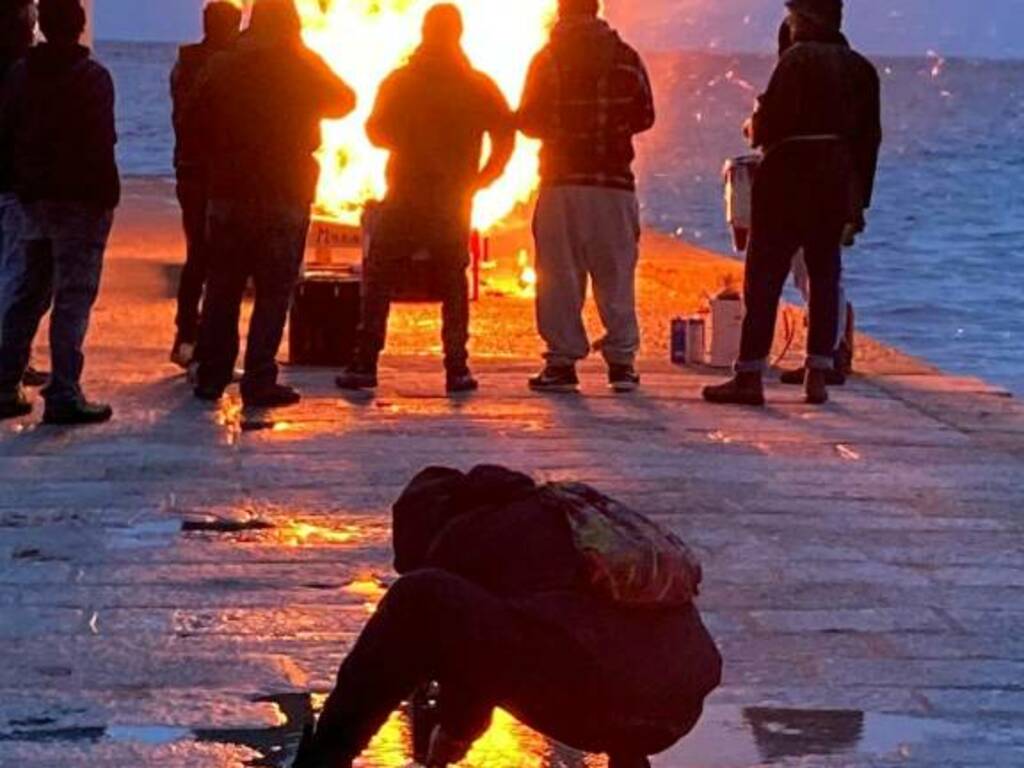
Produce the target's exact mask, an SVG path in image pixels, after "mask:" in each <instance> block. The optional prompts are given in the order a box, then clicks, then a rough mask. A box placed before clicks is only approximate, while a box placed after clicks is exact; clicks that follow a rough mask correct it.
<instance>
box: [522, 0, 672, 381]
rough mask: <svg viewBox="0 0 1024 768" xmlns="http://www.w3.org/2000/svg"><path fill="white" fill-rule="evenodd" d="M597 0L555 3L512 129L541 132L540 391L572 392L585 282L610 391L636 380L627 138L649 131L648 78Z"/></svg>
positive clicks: (632, 186)
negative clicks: (590, 289) (601, 331)
mask: <svg viewBox="0 0 1024 768" xmlns="http://www.w3.org/2000/svg"><path fill="white" fill-rule="evenodd" d="M599 10H600V9H599V4H598V2H597V0H560V2H559V4H558V22H557V24H556V25H555V27H554V29H553V30H552V33H551V39H550V42H549V43H548V45H546V46H545V47H544V49H543V50H541V51H540V53H538V54H537V56H536V57H535V59H534V60H533V63H532V65H531V66H530V70H529V74H528V75H527V81H526V87H525V90H524V92H523V98H522V102H521V106H520V109H519V127H520V129H521V130H522V131H523V132H524V133H525V134H526V135H527V136H531V137H533V138H537V139H540V141H541V144H542V147H541V157H540V164H541V168H540V175H541V191H540V197H539V199H538V201H537V211H536V214H535V218H534V236H535V240H536V252H537V326H538V329H539V331H540V335H541V337H542V338H543V339H544V343H545V345H546V347H547V351H546V353H545V355H544V357H545V360H546V366H545V368H544V370H543V371H542V372H541V373H540V375H538V376H536V377H535V378H533V379H531V380H530V387H531V388H532V389H533V390H535V391H539V392H575V391H576V390H577V388H578V386H579V380H578V378H577V375H576V364H577V363H578V362H579V361H581V360H583V359H585V358H586V357H587V356H588V355H589V354H590V352H591V349H592V345H591V343H590V341H589V340H588V338H587V332H586V328H585V327H584V324H583V319H582V313H583V306H584V302H585V301H586V297H587V283H588V282H592V283H593V285H594V298H595V300H596V302H597V306H598V310H599V312H600V315H601V320H602V322H603V323H604V326H605V331H606V335H605V337H604V338H603V339H602V340H600V341H599V342H597V343H596V344H594V345H593V348H599V349H600V350H601V353H602V355H603V356H604V359H605V362H606V363H607V365H608V383H609V385H610V386H611V388H612V389H613V390H614V391H616V392H631V391H633V390H635V389H636V388H637V387H638V386H639V384H640V377H639V375H638V374H637V371H636V367H635V364H636V358H637V354H638V353H639V350H640V328H639V323H638V319H637V312H636V268H637V264H638V261H639V240H640V213H639V204H638V202H637V195H636V177H635V176H634V174H633V169H632V164H633V160H634V158H635V156H636V155H635V151H634V147H633V141H634V137H635V136H636V135H638V134H641V133H644V132H645V131H648V130H650V129H651V128H652V127H653V126H654V121H655V110H654V97H653V93H652V90H651V82H650V79H649V77H648V75H647V71H646V69H645V67H644V63H643V61H642V60H641V58H640V56H639V54H637V52H636V51H635V50H633V49H632V48H631V47H630V46H629V45H627V44H626V43H625V42H623V40H622V39H621V38H620V37H619V35H618V34H617V33H616V32H615V31H614V30H613V29H612V28H611V27H610V26H609V25H608V23H607V22H606V21H604V20H603V19H601V18H599V15H598V13H599Z"/></svg>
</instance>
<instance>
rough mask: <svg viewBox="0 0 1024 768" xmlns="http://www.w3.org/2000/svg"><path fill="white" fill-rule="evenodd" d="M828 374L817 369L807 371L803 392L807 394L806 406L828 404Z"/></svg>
mask: <svg viewBox="0 0 1024 768" xmlns="http://www.w3.org/2000/svg"><path fill="white" fill-rule="evenodd" d="M828 373H829V372H828V371H823V370H821V369H818V368H808V369H807V379H806V380H805V381H804V392H805V393H806V394H807V404H808V405H824V404H825V403H827V402H828V381H827V379H828Z"/></svg>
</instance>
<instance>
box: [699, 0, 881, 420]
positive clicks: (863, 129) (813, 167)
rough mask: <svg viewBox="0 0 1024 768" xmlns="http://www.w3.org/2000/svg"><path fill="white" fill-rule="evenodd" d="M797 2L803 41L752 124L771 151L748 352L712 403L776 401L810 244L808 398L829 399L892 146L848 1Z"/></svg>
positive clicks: (795, 15)
mask: <svg viewBox="0 0 1024 768" xmlns="http://www.w3.org/2000/svg"><path fill="white" fill-rule="evenodd" d="M786 7H787V9H788V10H789V15H788V18H787V25H788V27H789V31H790V34H791V42H792V45H791V46H790V47H789V48H788V49H786V50H785V51H784V52H783V53H782V56H781V58H780V59H779V62H778V65H777V66H776V68H775V71H774V73H773V74H772V77H771V81H770V83H769V85H768V90H767V91H766V92H765V93H764V95H762V96H761V97H760V98H759V99H758V103H757V108H756V110H755V112H754V114H753V116H752V118H751V120H750V123H749V126H750V127H749V134H750V139H751V144H752V145H753V146H754V147H756V148H760V149H762V150H763V151H764V155H765V157H764V161H763V163H762V165H761V168H760V170H759V172H758V175H757V179H756V181H755V183H754V193H753V195H754V196H753V226H752V229H751V242H750V250H749V252H748V254H747V263H746V276H745V283H744V300H745V305H746V316H745V318H744V321H743V334H742V341H741V348H740V356H739V359H738V360H737V362H736V376H735V377H734V378H733V379H732V380H731V381H729V382H727V383H725V384H722V385H717V386H711V387H706V388H705V389H704V398H705V400H707V401H708V402H711V403H720V404H735V405H756V406H760V405H763V404H764V401H765V396H764V382H763V377H764V372H765V369H766V367H767V362H768V358H769V355H770V354H771V348H772V343H773V341H774V338H775V324H776V320H777V315H778V308H779V301H780V299H781V295H782V289H783V286H784V285H785V282H786V278H787V276H788V275H789V273H790V270H791V268H792V264H793V255H794V254H795V253H796V252H797V251H798V250H800V249H803V253H804V258H805V260H806V263H807V271H808V275H809V280H810V330H809V337H808V342H807V346H808V349H807V358H806V363H805V366H804V367H805V379H804V386H805V394H806V400H807V402H808V403H809V404H812V405H822V404H824V403H826V402H827V401H828V399H829V394H828V379H829V376H830V374H831V372H832V371H833V369H834V366H835V352H836V338H837V337H838V334H839V315H840V311H839V301H840V290H839V289H840V280H841V275H842V246H843V242H844V241H846V240H849V239H850V236H851V235H852V234H854V233H855V232H856V231H859V230H863V227H864V223H863V221H864V217H863V212H864V211H865V210H867V209H868V208H869V207H870V205H871V197H872V192H873V188H874V182H875V172H876V168H877V164H878V154H879V148H880V146H881V142H882V127H881V87H880V82H879V77H878V73H877V71H876V70H875V68H874V66H873V65H872V64H871V63H870V62H869V61H868V60H867V59H865V58H864V57H863V56H861V55H860V54H858V53H856V52H855V51H854V50H853V49H852V48H851V47H850V45H849V43H848V42H847V40H846V38H845V37H844V36H843V34H842V20H843V4H842V2H841V0H789V2H787V3H786ZM851 221H853V222H854V224H853V225H852V226H851Z"/></svg>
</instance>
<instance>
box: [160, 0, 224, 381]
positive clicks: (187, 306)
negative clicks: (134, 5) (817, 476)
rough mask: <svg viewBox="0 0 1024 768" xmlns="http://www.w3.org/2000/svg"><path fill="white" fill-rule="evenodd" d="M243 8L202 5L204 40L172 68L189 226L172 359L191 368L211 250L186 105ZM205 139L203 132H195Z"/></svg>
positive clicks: (177, 154) (177, 152) (180, 184)
mask: <svg viewBox="0 0 1024 768" xmlns="http://www.w3.org/2000/svg"><path fill="white" fill-rule="evenodd" d="M241 25H242V12H241V10H239V9H238V8H237V7H235V6H234V5H232V4H231V3H229V2H213V3H210V4H209V5H207V6H206V8H205V9H204V10H203V40H202V42H200V43H197V44H195V45H186V46H182V48H181V50H180V51H179V53H178V61H177V63H176V64H175V65H174V69H173V70H172V71H171V101H172V103H173V106H174V111H173V117H172V120H173V123H174V135H175V145H174V171H175V175H176V176H177V193H178V203H179V204H180V205H181V218H182V225H183V227H184V230H185V248H186V255H185V266H184V268H183V269H182V271H181V279H180V282H179V284H178V314H177V317H176V319H175V325H176V326H177V333H176V335H175V338H174V346H173V347H172V349H171V362H172V363H174V364H175V365H177V366H179V367H181V368H184V369H186V370H187V369H188V367H189V366H190V365H191V364H192V360H193V358H194V357H195V348H196V341H197V340H198V338H199V307H200V304H201V302H202V300H203V288H204V287H205V285H206V272H207V268H208V254H207V247H206V200H207V190H206V177H205V174H204V173H203V166H202V162H201V151H200V150H197V149H196V148H194V147H192V146H190V144H189V142H188V141H187V140H186V134H185V131H184V116H185V111H186V105H187V104H188V101H189V99H191V98H192V95H193V93H194V91H195V86H196V83H197V81H198V80H199V77H200V75H201V74H202V72H203V70H204V69H205V68H206V65H207V64H209V63H210V60H211V59H212V58H213V57H214V56H216V55H217V54H218V53H222V52H224V51H226V50H227V49H228V48H229V47H231V45H232V44H234V42H235V40H236V39H237V38H238V33H239V28H240V27H241ZM196 138H197V140H202V137H196Z"/></svg>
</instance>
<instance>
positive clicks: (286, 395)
mask: <svg viewBox="0 0 1024 768" xmlns="http://www.w3.org/2000/svg"><path fill="white" fill-rule="evenodd" d="M301 402H302V395H300V394H299V393H298V391H297V390H295V389H292V388H291V387H286V386H285V385H283V384H273V385H271V386H269V387H266V388H265V389H261V390H258V391H256V392H243V393H242V404H243V405H244V406H245V407H246V408H288V407H290V406H292V405H298V404H299V403H301Z"/></svg>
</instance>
